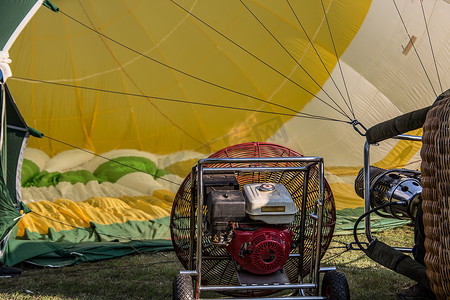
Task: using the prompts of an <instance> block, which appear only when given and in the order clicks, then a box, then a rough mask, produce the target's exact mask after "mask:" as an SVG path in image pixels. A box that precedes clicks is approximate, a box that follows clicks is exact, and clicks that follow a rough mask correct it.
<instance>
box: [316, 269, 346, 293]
mask: <svg viewBox="0 0 450 300" xmlns="http://www.w3.org/2000/svg"><path fill="white" fill-rule="evenodd" d="M322 296H325V297H327V299H330V300H347V299H350V288H349V287H348V282H347V278H345V275H344V273H342V272H338V271H329V272H326V273H325V275H324V277H323V281H322Z"/></svg>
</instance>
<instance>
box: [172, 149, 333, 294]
mask: <svg viewBox="0 0 450 300" xmlns="http://www.w3.org/2000/svg"><path fill="white" fill-rule="evenodd" d="M299 156H302V155H301V154H299V153H297V152H295V151H293V150H291V149H289V148H286V147H283V146H279V145H275V144H269V143H257V142H253V143H246V144H240V145H235V146H231V147H228V148H225V149H222V150H221V151H219V152H217V153H215V154H213V155H211V156H210V157H209V158H226V157H228V158H238V157H241V158H249V157H299ZM306 165H307V163H305V162H283V163H258V164H257V165H255V164H252V165H250V164H248V163H225V164H224V163H221V164H212V165H205V167H209V168H219V167H220V168H223V167H249V166H252V167H256V166H258V167H259V166H266V167H305V166H306ZM305 174H306V173H305V172H293V171H284V172H235V176H236V178H237V180H238V183H239V187H240V189H242V187H243V185H245V184H248V183H263V182H270V183H280V184H283V185H284V186H285V187H286V188H287V190H288V191H289V193H290V194H291V196H292V198H293V200H294V203H295V205H296V206H297V209H298V212H297V214H296V215H295V219H294V221H293V222H292V223H291V224H289V225H288V228H289V229H290V230H292V232H293V233H294V236H293V241H296V240H298V239H299V236H300V224H301V223H300V222H301V215H302V212H301V207H302V198H303V184H304V179H305ZM324 181H325V184H324V187H325V191H324V192H325V193H324V206H323V208H324V209H323V227H322V232H321V234H322V239H321V240H322V242H321V258H322V257H323V255H324V254H325V252H326V249H327V248H328V246H329V244H330V242H331V239H332V236H333V231H334V226H335V223H336V209H335V205H334V198H333V194H332V192H331V189H330V187H329V185H328V183H327V182H326V180H324ZM318 197H319V172H318V169H317V166H313V167H312V168H311V169H310V172H309V177H308V188H307V197H306V201H307V203H306V214H304V215H305V216H306V220H305V232H304V247H303V249H304V250H303V251H304V253H303V270H302V272H301V273H302V274H301V276H302V277H304V276H306V275H308V274H309V273H310V272H311V269H312V267H313V262H314V257H313V255H314V248H313V247H315V246H314V245H315V243H316V238H317V225H316V221H315V220H314V219H313V218H311V217H310V214H314V213H316V212H315V202H316V200H317V199H318ZM191 205H192V180H191V175H190V174H189V175H188V176H187V177H186V179H185V180H184V181H183V183H182V185H181V186H180V188H179V190H178V193H177V194H176V196H175V200H174V204H173V207H172V213H171V220H170V229H171V236H172V243H173V246H174V250H175V253H176V254H177V256H178V259H179V260H180V262H181V264H182V265H183V266H184V268H186V269H188V267H189V245H190V225H191ZM194 207H196V203H195V199H194ZM206 214H207V208H206V205H204V206H203V216H204V217H205V218H206ZM195 217H196V216H195ZM203 232H205V231H204V229H203ZM194 239H195V240H196V236H195V237H194ZM193 244H194V245H196V242H194V243H193ZM194 250H195V249H194ZM290 253H291V254H298V253H299V249H298V247H295V248H294V249H292V250H291V252H290ZM298 268H299V258H298V257H290V258H289V259H288V260H287V262H286V264H285V265H284V270H285V272H286V274H287V276H288V278H289V280H290V282H291V283H295V282H298V278H299V275H300V274H299V273H300V272H299V270H298ZM201 274H202V277H201V278H202V284H203V285H239V282H238V278H237V275H236V270H235V267H234V263H233V260H232V258H231V256H230V255H229V253H228V252H227V251H226V249H225V248H223V247H219V246H215V245H213V244H212V243H211V238H210V236H208V235H207V234H203V235H202V269H201ZM273 292H274V291H250V290H248V291H235V292H227V293H224V294H229V295H234V296H242V295H246V296H248V295H251V296H262V295H267V294H270V293H273Z"/></svg>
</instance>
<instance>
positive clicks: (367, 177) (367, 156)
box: [364, 142, 373, 243]
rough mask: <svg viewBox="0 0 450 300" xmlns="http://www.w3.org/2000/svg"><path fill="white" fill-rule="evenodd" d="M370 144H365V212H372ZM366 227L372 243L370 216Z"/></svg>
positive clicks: (367, 235) (366, 219)
mask: <svg viewBox="0 0 450 300" xmlns="http://www.w3.org/2000/svg"><path fill="white" fill-rule="evenodd" d="M369 168H370V144H369V142H366V143H365V144H364V212H368V211H369V210H370V173H369ZM364 226H365V229H366V237H367V240H368V241H369V242H370V243H371V242H372V241H373V236H372V233H371V231H370V214H367V216H366V217H365V218H364Z"/></svg>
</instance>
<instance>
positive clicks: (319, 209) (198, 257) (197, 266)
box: [180, 157, 335, 299]
mask: <svg viewBox="0 0 450 300" xmlns="http://www.w3.org/2000/svg"><path fill="white" fill-rule="evenodd" d="M289 162H303V163H307V165H306V166H305V167H264V166H259V165H258V164H264V163H289ZM242 163H247V164H255V166H250V167H233V164H242ZM208 164H224V165H225V164H229V167H222V168H210V167H207V166H205V165H208ZM315 165H317V166H318V173H319V174H318V175H319V196H318V199H316V203H315V215H312V217H313V218H314V219H315V220H316V221H315V223H316V225H317V226H315V227H314V228H315V229H317V233H318V234H317V238H316V245H315V247H314V250H313V257H314V266H312V272H311V274H310V280H311V282H310V283H303V278H302V277H301V272H300V274H299V283H298V284H279V285H267V284H265V285H251V286H247V285H239V286H206V285H205V286H203V285H202V283H201V279H202V274H201V273H202V272H201V269H202V234H203V231H202V225H203V214H202V213H198V214H197V216H195V210H196V207H203V204H204V197H205V195H204V188H203V175H204V174H211V173H224V172H230V171H235V172H286V171H291V172H304V173H305V179H306V178H307V177H308V176H307V175H308V174H309V171H310V169H311V167H313V166H315ZM191 178H192V193H193V194H192V196H194V195H195V193H196V197H192V201H191V203H192V204H191V205H192V207H191V232H190V249H189V267H190V270H187V271H181V272H180V274H188V275H190V276H194V277H196V279H197V280H196V282H197V283H196V287H195V291H194V293H195V297H196V299H200V294H201V292H204V291H236V290H284V289H293V290H297V291H302V290H303V289H311V290H315V296H291V297H283V298H282V299H286V298H288V299H326V298H325V297H321V296H319V280H320V272H324V271H329V270H331V269H335V268H323V269H321V268H320V254H321V250H322V249H321V244H322V235H321V234H320V233H321V232H322V226H323V205H324V191H325V186H324V164H323V158H321V157H274V158H271V157H270V158H269V157H257V158H207V159H201V160H199V161H198V163H197V164H196V165H195V166H194V167H193V168H192V172H191ZM303 184H304V185H303V190H304V191H307V188H308V186H307V184H308V180H304V182H303ZM306 196H307V195H306V193H303V197H304V198H303V201H302V204H303V203H304V204H306V199H305V198H306ZM195 199H197V203H195V201H194V200H195ZM195 204H197V205H195ZM195 217H196V218H195ZM305 220H306V209H302V211H301V226H303V227H304V226H305V225H304V223H305ZM195 223H196V226H194V225H195ZM303 232H304V231H302V232H301V234H300V236H299V246H298V247H299V254H297V255H300V256H303V246H302V247H300V246H301V245H303V241H304V238H305V237H304V234H303ZM195 234H196V235H197V240H196V244H195V254H194V238H195ZM314 251H315V252H314ZM293 256H295V255H293ZM302 263H303V260H302V259H299V268H300V267H302V268H303V266H302V265H301V264H302ZM293 295H294V294H293ZM300 295H303V294H302V292H300ZM239 299H241V298H239ZM264 299H281V298H264Z"/></svg>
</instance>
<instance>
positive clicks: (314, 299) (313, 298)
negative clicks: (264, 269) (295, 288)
mask: <svg viewBox="0 0 450 300" xmlns="http://www.w3.org/2000/svg"><path fill="white" fill-rule="evenodd" d="M202 299H203V298H202ZM213 299H214V298H211V299H209V298H205V299H203V300H213ZM216 299H217V298H216ZM220 299H222V300H224V299H236V298H220ZM238 299H239V300H255V298H238ZM261 299H264V300H286V299H288V300H289V299H302V300H321V299H328V298H327V297H321V296H292V297H286V296H285V297H275V298H266V297H264V298H261Z"/></svg>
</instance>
